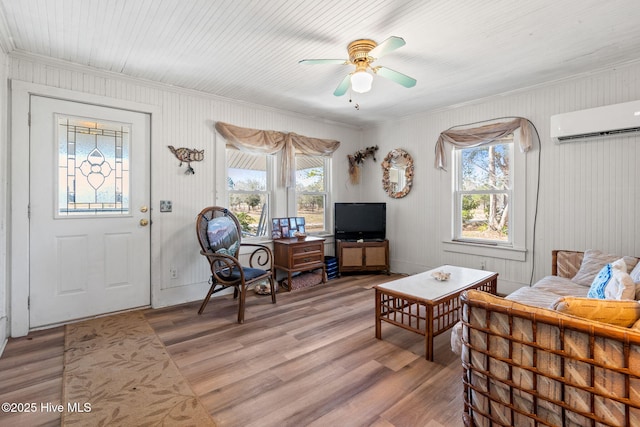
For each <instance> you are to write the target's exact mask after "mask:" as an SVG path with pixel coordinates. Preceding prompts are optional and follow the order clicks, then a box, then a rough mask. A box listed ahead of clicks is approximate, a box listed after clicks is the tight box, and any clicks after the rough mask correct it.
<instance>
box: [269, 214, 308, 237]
mask: <svg viewBox="0 0 640 427" xmlns="http://www.w3.org/2000/svg"><path fill="white" fill-rule="evenodd" d="M305 230H306V221H305V219H304V217H301V216H297V217H295V216H294V217H288V218H273V219H272V220H271V238H272V239H289V238H292V237H296V235H295V234H296V233H298V232H299V233H305V234H306V231H305Z"/></svg>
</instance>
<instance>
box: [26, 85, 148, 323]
mask: <svg viewBox="0 0 640 427" xmlns="http://www.w3.org/2000/svg"><path fill="white" fill-rule="evenodd" d="M30 110H31V134H30V141H29V143H30V173H29V175H30V180H29V181H30V188H29V191H30V193H29V212H30V222H29V251H30V256H29V258H30V267H29V275H30V277H29V286H30V289H29V307H30V309H29V323H30V327H31V328H36V327H41V326H45V325H52V324H56V323H62V322H66V321H69V320H73V319H79V318H84V317H88V316H95V315H99V314H104V313H110V312H114V311H119V310H124V309H129V308H134V307H140V306H145V305H149V304H150V293H151V292H150V288H151V286H150V222H151V218H150V210H149V208H148V206H149V199H150V179H149V175H150V174H149V169H150V168H149V164H150V162H149V152H150V142H149V141H150V131H149V127H150V120H149V115H148V114H144V113H137V112H131V111H126V110H118V109H114V108H108V107H99V106H95V105H89V104H82V103H77V102H71V101H63V100H59V99H53V98H46V97H41V96H35V95H32V96H31V107H30Z"/></svg>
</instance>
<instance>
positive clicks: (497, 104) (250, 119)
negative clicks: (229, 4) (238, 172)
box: [0, 54, 640, 333]
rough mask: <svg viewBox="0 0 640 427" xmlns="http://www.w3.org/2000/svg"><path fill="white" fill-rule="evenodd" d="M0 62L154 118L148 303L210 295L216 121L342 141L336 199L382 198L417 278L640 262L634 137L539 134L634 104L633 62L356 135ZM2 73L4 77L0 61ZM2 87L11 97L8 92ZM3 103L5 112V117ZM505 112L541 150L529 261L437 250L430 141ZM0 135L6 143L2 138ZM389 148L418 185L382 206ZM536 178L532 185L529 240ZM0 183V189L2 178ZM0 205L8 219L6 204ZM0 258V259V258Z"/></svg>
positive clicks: (519, 276) (438, 201)
mask: <svg viewBox="0 0 640 427" xmlns="http://www.w3.org/2000/svg"><path fill="white" fill-rule="evenodd" d="M0 62H3V63H4V64H7V66H8V71H6V72H5V74H6V75H5V81H6V78H10V79H17V80H23V81H27V82H33V83H37V84H44V85H49V86H53V87H58V88H63V89H69V90H75V91H78V92H84V93H88V94H95V95H102V96H108V97H112V98H116V99H122V100H128V101H134V102H138V103H146V104H151V105H155V106H159V107H160V108H161V109H162V114H163V121H162V125H161V133H162V134H161V135H154V136H153V142H152V207H153V208H154V209H156V211H155V212H153V214H152V219H153V228H152V245H154V247H160V248H161V249H160V250H159V251H156V254H157V255H156V256H155V257H154V259H153V260H152V264H153V268H154V270H157V271H160V274H158V277H159V279H158V282H157V283H152V287H153V289H154V293H155V298H154V305H155V306H163V305H170V304H176V303H180V302H184V301H189V300H195V299H200V298H201V297H202V295H203V294H204V292H205V288H206V287H207V285H206V280H207V278H208V273H207V271H206V270H207V269H206V262H205V261H204V260H203V259H202V258H201V256H200V255H199V254H198V248H197V243H196V240H195V235H194V234H195V232H194V219H195V215H196V214H197V212H198V211H199V210H200V209H201V208H202V207H204V206H207V205H209V204H213V203H218V202H220V203H221V202H222V201H217V200H216V188H217V187H216V186H217V185H224V183H217V182H216V173H215V165H216V164H219V161H220V160H221V159H216V158H215V156H216V154H215V153H216V150H215V144H216V134H215V132H214V131H213V124H214V122H215V121H218V120H221V121H225V122H229V123H233V124H237V125H239V126H247V127H254V128H263V129H275V130H282V131H294V132H297V133H301V134H306V135H310V136H315V137H320V138H333V139H337V140H340V141H341V142H342V145H341V148H340V149H339V151H338V152H337V153H336V154H335V155H334V160H333V164H334V168H333V187H332V188H333V193H332V200H333V201H334V202H335V201H385V202H387V207H388V237H389V239H390V241H391V250H390V252H391V263H392V265H391V266H392V270H393V271H396V272H401V273H415V272H420V271H424V270H427V269H430V268H433V267H436V266H438V265H441V264H445V263H448V264H458V265H463V266H469V267H474V268H478V267H479V266H480V263H481V262H482V261H484V262H485V263H486V268H487V269H489V270H493V271H497V272H499V273H500V282H499V283H500V285H499V288H500V289H501V291H503V292H506V291H510V290H511V289H515V288H517V287H519V286H525V285H528V284H529V282H530V279H531V277H533V280H534V281H535V280H537V279H539V278H541V277H542V276H544V275H546V274H549V273H550V261H551V250H552V249H575V250H584V249H588V248H599V249H602V250H605V251H608V252H613V253H618V254H634V255H640V242H638V236H639V235H640V229H639V226H638V225H637V222H638V221H637V220H636V214H635V213H636V212H637V211H639V209H640V190H639V189H638V184H637V182H638V181H639V178H640V169H639V168H638V167H637V164H638V160H639V159H640V148H639V147H638V145H639V143H640V138H639V137H638V136H633V137H620V138H611V139H606V140H603V139H593V140H589V141H584V142H575V143H569V144H564V145H555V144H554V143H553V142H552V141H551V140H550V138H549V136H548V135H549V118H550V116H551V115H553V114H556V113H560V112H566V111H573V110H579V109H583V108H591V107H597V106H601V105H607V104H614V103H620V102H627V101H631V100H637V99H640V81H639V79H640V77H639V76H640V64H637V63H636V64H629V65H626V66H620V67H616V68H615V69H611V70H609V71H604V72H600V73H597V74H591V75H584V76H578V77H575V78H573V79H568V80H564V81H561V82H556V83H553V84H548V85H544V86H538V87H534V88H529V89H526V90H522V91H517V92H513V93H510V94H505V95H502V96H496V97H492V98H489V99H484V100H480V101H476V102H474V103H469V104H466V105H461V106H456V107H451V108H448V109H443V110H439V111H433V112H425V113H422V114H418V115H415V116H411V117H407V118H405V119H403V120H397V121H391V122H385V123H381V124H379V125H378V126H376V127H371V128H369V129H366V130H364V131H360V130H359V129H356V128H351V127H348V126H344V125H338V124H334V123H329V122H326V121H323V120H318V119H314V118H308V117H303V116H300V115H296V114H294V113H287V112H283V111H278V110H274V109H270V108H268V107H262V106H257V105H252V104H246V103H240V102H236V101H232V100H225V99H221V98H217V97H212V96H209V95H206V94H201V93H197V92H193V91H184V90H180V89H176V88H171V87H168V86H161V85H158V84H154V83H150V82H146V81H139V80H133V79H129V78H124V77H121V76H119V75H115V74H111V73H100V72H95V71H93V70H89V69H87V68H82V67H77V66H72V65H69V64H66V63H57V62H50V61H45V60H43V59H41V58H36V57H28V56H25V55H21V54H12V55H11V56H10V57H9V58H6V56H2V57H1V59H0ZM0 68H5V67H4V66H3V65H2V63H0ZM0 77H1V76H0ZM0 90H4V91H6V88H2V89H0ZM5 95H6V93H5ZM2 99H7V97H6V96H5V97H4V98H2ZM4 107H5V106H3V107H0V114H2V113H3V112H4V111H2V110H1V108H4ZM2 116H3V119H2V120H3V121H2V122H0V123H2V125H1V126H4V127H3V128H2V129H0V130H4V129H6V114H2ZM502 116H523V117H526V118H528V119H530V120H531V121H532V122H533V123H534V124H535V126H536V127H537V129H538V131H539V133H540V137H541V141H540V145H538V144H536V146H535V148H534V149H533V150H532V151H531V152H530V153H529V154H528V155H527V218H526V220H527V250H528V253H527V257H526V261H525V262H518V261H506V260H502V259H498V258H489V257H479V256H473V255H462V254H456V253H450V252H444V250H443V245H442V241H443V240H445V239H446V238H447V235H448V230H449V215H450V210H451V207H450V201H449V191H450V185H451V183H450V182H451V177H450V174H449V173H445V172H440V171H438V170H436V169H435V168H434V166H433V164H434V144H435V141H436V139H437V137H438V134H439V133H440V132H441V131H443V130H445V129H448V128H450V127H452V126H456V125H462V124H466V123H472V122H477V121H482V120H487V119H492V118H496V117H502ZM0 137H2V138H3V137H4V132H3V134H2V135H1V136H0ZM375 144H377V145H378V146H379V147H380V149H379V151H378V153H377V162H372V161H371V160H370V159H368V160H366V162H365V164H364V166H363V168H362V179H361V184H360V185H358V186H352V185H350V184H349V183H348V177H347V160H346V155H347V154H350V153H352V152H354V151H355V150H357V149H359V148H362V147H365V146H370V145H375ZM167 145H174V146H176V147H182V146H185V147H189V148H198V149H204V150H205V160H204V161H203V162H199V163H195V164H194V165H193V167H194V169H195V171H196V174H195V175H193V176H187V175H184V167H183V168H179V167H178V162H177V160H176V159H175V157H173V155H172V154H171V153H170V152H169V150H168V149H167V148H166V146H167ZM6 147H7V144H3V146H2V149H1V150H0V161H1V162H4V163H6V161H7V158H6V150H7V148H6ZM393 148H404V149H406V150H407V151H408V152H409V153H410V154H411V155H412V156H413V158H414V161H415V178H414V187H413V189H412V191H411V193H410V194H409V195H408V196H407V197H406V198H404V199H399V200H396V199H390V198H387V197H386V196H385V195H384V193H383V192H382V186H381V179H382V171H381V168H380V161H381V159H382V158H384V156H385V155H386V153H387V152H388V151H389V150H391V149H393ZM540 148H541V151H540ZM538 156H540V163H538ZM3 170H5V171H6V168H3ZM5 173H6V172H5ZM538 173H539V174H540V189H539V201H538V214H537V224H536V235H535V240H534V236H533V222H534V208H535V198H536V191H535V190H536V183H537V179H538ZM2 179H3V180H4V181H3V183H6V179H7V178H6V175H5V174H4V173H3V175H2ZM0 191H2V190H0ZM5 197H6V195H4V193H2V192H0V203H3V202H5V200H4V198H5ZM160 200H171V201H173V206H174V211H173V212H172V213H169V214H161V213H159V212H157V208H158V204H159V201H160ZM4 208H5V209H4V211H6V205H5V207H4ZM3 220H4V217H3ZM0 231H2V233H4V230H0ZM0 239H4V235H3V234H0ZM534 243H535V251H533V247H534ZM4 247H6V245H3V248H4ZM328 253H330V252H329V251H328ZM0 262H4V257H3V259H2V261H0ZM170 268H177V269H178V272H179V276H178V279H170V277H169V269H170ZM0 280H5V279H4V277H3V278H2V279H0ZM1 284H2V283H0V285H1ZM5 288H6V286H2V289H1V290H0V303H1V304H2V305H3V306H5V307H6V302H5V300H6V298H5V300H2V298H3V297H4V294H3V292H4V291H5ZM1 309H2V308H1V307H0V310H1ZM0 333H1V332H0Z"/></svg>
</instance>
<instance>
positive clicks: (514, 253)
mask: <svg viewBox="0 0 640 427" xmlns="http://www.w3.org/2000/svg"><path fill="white" fill-rule="evenodd" d="M442 244H443V249H444V251H445V252H456V253H461V254H467V255H479V256H485V257H490V258H500V259H508V260H512V261H525V259H526V255H527V249H526V248H522V247H507V246H493V245H483V244H481V243H471V242H454V241H451V240H446V241H443V242H442Z"/></svg>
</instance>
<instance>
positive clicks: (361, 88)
mask: <svg viewBox="0 0 640 427" xmlns="http://www.w3.org/2000/svg"><path fill="white" fill-rule="evenodd" d="M372 82H373V76H372V75H371V74H369V73H367V72H366V71H356V72H355V73H353V75H352V76H351V89H353V91H354V92H358V93H365V92H369V91H370V90H371V83H372Z"/></svg>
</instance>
